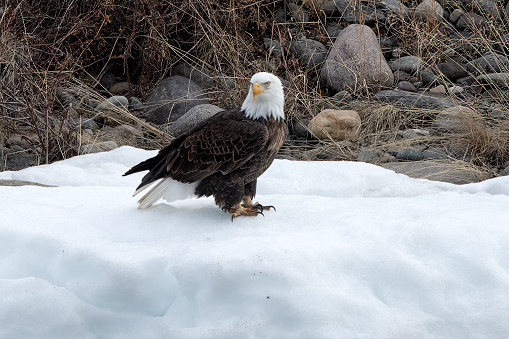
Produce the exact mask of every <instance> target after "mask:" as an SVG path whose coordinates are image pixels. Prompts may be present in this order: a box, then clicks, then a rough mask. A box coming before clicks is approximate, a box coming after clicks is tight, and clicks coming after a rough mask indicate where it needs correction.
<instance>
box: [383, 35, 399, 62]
mask: <svg viewBox="0 0 509 339" xmlns="http://www.w3.org/2000/svg"><path fill="white" fill-rule="evenodd" d="M379 38H380V49H381V50H382V53H383V55H384V57H385V59H389V58H391V57H392V51H393V50H394V48H396V47H398V41H397V40H396V39H394V38H392V37H383V36H382V37H379Z"/></svg>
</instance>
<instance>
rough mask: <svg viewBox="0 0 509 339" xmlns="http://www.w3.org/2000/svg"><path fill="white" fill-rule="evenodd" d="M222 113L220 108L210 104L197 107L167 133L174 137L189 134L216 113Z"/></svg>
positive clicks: (181, 118)
mask: <svg viewBox="0 0 509 339" xmlns="http://www.w3.org/2000/svg"><path fill="white" fill-rule="evenodd" d="M221 111H224V110H223V109H222V108H221V107H218V106H216V105H210V104H202V105H197V106H194V107H193V108H191V109H190V110H189V111H187V112H186V114H184V115H183V116H181V117H180V118H178V119H177V120H175V122H174V123H173V124H171V125H170V127H169V128H168V131H169V132H170V133H171V134H172V135H173V136H175V137H177V136H179V135H182V134H183V133H186V132H189V131H190V130H191V129H193V128H194V127H195V126H196V125H197V124H198V123H200V122H201V121H203V120H205V119H208V118H210V117H211V116H213V115H215V114H216V113H218V112H221Z"/></svg>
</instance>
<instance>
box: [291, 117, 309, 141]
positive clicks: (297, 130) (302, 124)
mask: <svg viewBox="0 0 509 339" xmlns="http://www.w3.org/2000/svg"><path fill="white" fill-rule="evenodd" d="M308 125H309V119H301V120H298V121H296V122H295V123H294V124H293V135H294V136H295V137H296V138H298V139H307V138H308V137H309V131H308Z"/></svg>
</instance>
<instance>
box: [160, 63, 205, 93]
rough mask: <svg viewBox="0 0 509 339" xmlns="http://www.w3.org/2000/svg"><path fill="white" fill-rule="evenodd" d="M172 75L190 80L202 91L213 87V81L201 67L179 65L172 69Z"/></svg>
mask: <svg viewBox="0 0 509 339" xmlns="http://www.w3.org/2000/svg"><path fill="white" fill-rule="evenodd" d="M172 73H173V75H180V76H182V77H184V78H188V79H191V80H192V81H194V83H195V84H197V85H198V86H200V87H201V88H203V89H206V88H210V87H212V86H214V79H212V77H211V76H210V75H209V74H208V72H207V71H206V70H205V69H203V68H201V67H197V66H191V65H189V64H186V63H180V64H178V65H176V66H175V67H173V70H172ZM163 80H164V79H163Z"/></svg>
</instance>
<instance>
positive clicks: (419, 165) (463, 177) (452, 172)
mask: <svg viewBox="0 0 509 339" xmlns="http://www.w3.org/2000/svg"><path fill="white" fill-rule="evenodd" d="M381 166H382V167H384V168H387V169H390V170H393V171H395V172H397V173H402V174H405V175H408V176H409V177H412V178H417V179H428V180H434V181H442V182H449V183H452V184H458V185H461V184H470V183H474V182H479V181H481V180H484V179H487V178H488V176H487V175H483V174H482V173H480V172H479V171H478V170H476V169H473V168H472V167H470V166H469V164H468V163H466V162H460V161H454V162H448V161H439V160H436V161H431V160H424V161H411V162H390V163H387V164H382V165H381Z"/></svg>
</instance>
